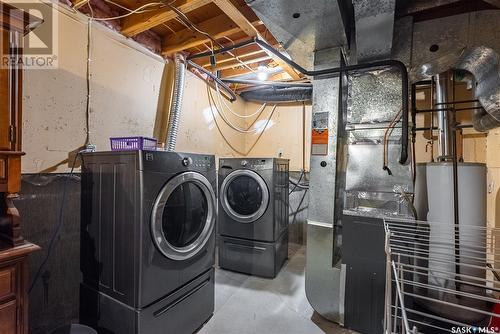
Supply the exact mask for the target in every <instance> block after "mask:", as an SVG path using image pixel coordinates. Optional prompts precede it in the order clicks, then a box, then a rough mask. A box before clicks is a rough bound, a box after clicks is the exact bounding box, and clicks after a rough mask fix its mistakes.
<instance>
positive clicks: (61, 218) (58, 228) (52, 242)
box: [28, 150, 86, 294]
mask: <svg viewBox="0 0 500 334" xmlns="http://www.w3.org/2000/svg"><path fill="white" fill-rule="evenodd" d="M85 151H86V150H82V151H79V152H78V153H77V154H76V155H75V158H74V159H73V164H72V166H71V170H70V172H69V175H68V177H67V178H66V179H64V183H63V191H62V199H61V206H60V207H59V218H58V223H57V225H56V227H55V229H54V231H53V233H52V236H51V238H50V241H49V245H48V246H47V253H46V254H45V257H44V258H43V261H42V263H41V264H40V266H38V269H37V271H36V274H35V276H34V277H33V281H32V282H31V285H30V287H29V289H28V294H29V293H31V291H32V290H33V288H34V286H35V284H36V282H37V281H38V279H39V278H40V274H41V272H42V269H43V268H44V267H45V266H46V264H47V262H48V261H49V258H50V255H51V253H52V250H53V247H54V245H55V242H56V239H57V236H58V235H59V232H60V231H61V228H62V226H63V223H64V206H65V204H66V195H67V185H68V180H69V179H71V178H72V177H73V174H74V170H75V164H76V159H78V156H80V154H81V153H83V152H85Z"/></svg>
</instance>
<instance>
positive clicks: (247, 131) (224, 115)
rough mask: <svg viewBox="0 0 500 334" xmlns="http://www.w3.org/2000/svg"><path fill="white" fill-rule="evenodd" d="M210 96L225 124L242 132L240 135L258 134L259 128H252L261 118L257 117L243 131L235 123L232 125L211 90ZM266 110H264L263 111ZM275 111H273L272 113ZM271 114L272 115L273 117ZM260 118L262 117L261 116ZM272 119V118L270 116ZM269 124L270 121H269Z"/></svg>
mask: <svg viewBox="0 0 500 334" xmlns="http://www.w3.org/2000/svg"><path fill="white" fill-rule="evenodd" d="M208 96H209V99H210V100H211V102H212V103H213V105H214V107H215V109H216V110H217V113H218V114H219V115H220V117H221V119H222V120H223V121H224V123H226V124H227V125H228V126H229V127H230V128H231V129H233V130H235V131H237V132H240V133H255V132H258V131H259V129H258V128H253V129H252V127H253V126H254V124H255V123H256V122H257V120H258V119H259V117H256V118H255V119H254V120H253V121H252V123H251V124H250V125H249V126H248V127H247V128H245V129H242V128H239V127H238V126H237V125H235V124H234V123H232V122H231V121H230V120H229V119H228V118H227V116H226V114H224V113H223V112H222V111H221V110H220V106H218V105H217V103H216V101H215V99H214V97H213V95H212V92H211V91H210V90H209V91H208ZM262 110H264V109H262ZM272 112H273V111H271V113H272ZM271 113H270V115H271ZM259 116H260V115H259ZM269 117H271V116H269ZM268 122H269V120H268Z"/></svg>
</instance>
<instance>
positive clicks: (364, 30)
mask: <svg viewBox="0 0 500 334" xmlns="http://www.w3.org/2000/svg"><path fill="white" fill-rule="evenodd" d="M353 5H354V19H355V26H356V54H357V58H358V62H359V63H361V62H369V61H374V60H381V59H388V58H390V56H391V49H392V34H393V29H394V10H395V9H396V1H395V0H353Z"/></svg>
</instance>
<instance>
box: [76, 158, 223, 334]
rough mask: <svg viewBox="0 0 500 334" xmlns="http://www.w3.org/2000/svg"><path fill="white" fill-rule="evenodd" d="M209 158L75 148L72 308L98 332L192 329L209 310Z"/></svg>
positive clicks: (212, 201)
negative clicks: (76, 290) (78, 202)
mask: <svg viewBox="0 0 500 334" xmlns="http://www.w3.org/2000/svg"><path fill="white" fill-rule="evenodd" d="M215 187H216V172H215V159H214V157H213V156H211V155H199V154H188V153H177V152H163V151H130V152H125V151H124V152H96V153H88V154H84V155H83V166H82V209H81V215H82V220H81V263H80V267H81V272H82V277H83V280H82V283H81V286H80V317H81V319H80V320H81V322H83V323H85V324H87V325H90V326H92V327H94V328H96V329H97V330H98V332H99V333H119V334H128V333H134V334H135V333H148V334H154V333H186V334H187V333H193V332H194V331H196V330H197V329H198V328H199V327H200V326H202V325H203V324H204V323H205V322H206V321H207V320H208V319H209V318H210V317H211V315H212V314H213V310H214V269H213V266H214V257H215V220H216V211H217V204H216V203H217V201H216V196H215V190H214V189H216V188H215Z"/></svg>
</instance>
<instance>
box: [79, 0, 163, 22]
mask: <svg viewBox="0 0 500 334" xmlns="http://www.w3.org/2000/svg"><path fill="white" fill-rule="evenodd" d="M87 4H88V7H89V8H90V9H91V11H92V6H91V5H90V2H88V3H87ZM158 4H160V5H162V3H161V2H150V3H147V4H145V5H142V6H140V7H138V8H136V9H133V10H132V9H130V10H129V12H128V13H127V14H123V15H118V16H113V17H95V16H94V14H93V13H92V15H91V16H92V20H94V21H111V20H118V19H123V18H124V17H127V16H130V15H133V14H139V13H141V11H142V10H143V9H144V8H148V7H152V6H158ZM155 9H158V8H155Z"/></svg>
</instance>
